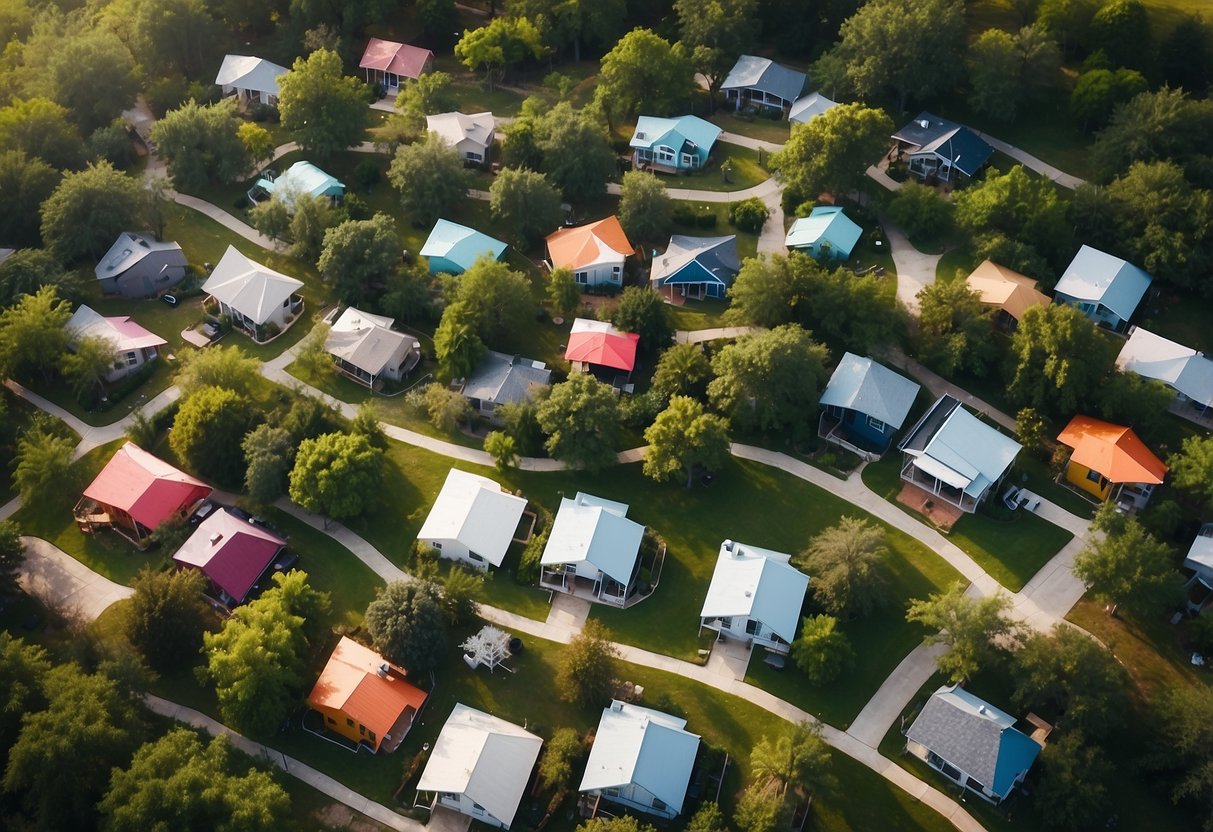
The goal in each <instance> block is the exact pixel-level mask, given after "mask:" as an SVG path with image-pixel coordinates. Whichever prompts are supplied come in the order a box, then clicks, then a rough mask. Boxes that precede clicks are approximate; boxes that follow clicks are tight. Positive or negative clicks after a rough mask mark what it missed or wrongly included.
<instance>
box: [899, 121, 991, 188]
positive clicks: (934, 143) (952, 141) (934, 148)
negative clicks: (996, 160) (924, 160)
mask: <svg viewBox="0 0 1213 832" xmlns="http://www.w3.org/2000/svg"><path fill="white" fill-rule="evenodd" d="M893 138H894V139H896V140H897V141H900V142H905V143H906V144H909V145H915V146H916V148H917V149H916V150H913V151H912V152H914V153H933V154H935V155H936V156H938V157H940V158H941V159H946V160H947V161H948V162H949V163H951V164H952V165H953V166H954V167H956V168H958V169H960V170H961V171H962V172H963V173H965V174H967V175H969V176H972V175H973V174H975V173H977V171H979V170H980V169H981V166H982V165H984V164H985V163H986V161H987V160H988V159H989V158H990V157H991V156H992V155H993V154H994V148H993V147H991V146H990V144H989V143H988V142H987V141H986V140H985V139H983V138H982V137H981V136H979V135H977V134H976V133H974V132H973V131H972V130H970V129H969V128H968V127H965V126H964V125H961V124H957V123H956V122H954V121H948V120H947V119H946V118H940V117H939V116H937V115H934V114H933V113H928V112H926V111H925V110H924V111H923V112H921V113H919V114H918V115H917V116H915V117H914V120H913V121H911V122H910V123H909V124H907V125H905V126H904V127H902V128H901V129H900V130H898V131H897V132H896V133H894V134H893Z"/></svg>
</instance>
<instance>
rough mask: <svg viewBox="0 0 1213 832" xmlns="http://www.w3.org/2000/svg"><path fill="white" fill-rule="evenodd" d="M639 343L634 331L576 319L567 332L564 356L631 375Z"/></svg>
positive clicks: (601, 322)
mask: <svg viewBox="0 0 1213 832" xmlns="http://www.w3.org/2000/svg"><path fill="white" fill-rule="evenodd" d="M639 343H640V336H639V335H638V334H636V333H635V332H620V331H619V330H617V329H615V327H613V326H611V324H610V323H608V322H607V321H591V320H588V319H586V318H577V319H576V320H574V321H573V328H572V329H571V330H570V331H569V345H568V347H566V348H565V351H564V357H565V359H567V360H568V361H581V362H584V363H587V364H597V365H599V366H601V367H611V368H613V369H616V370H623V371H625V372H629V373H630V372H631V371H632V370H633V369H634V368H635V366H636V346H637V345H638V344H639Z"/></svg>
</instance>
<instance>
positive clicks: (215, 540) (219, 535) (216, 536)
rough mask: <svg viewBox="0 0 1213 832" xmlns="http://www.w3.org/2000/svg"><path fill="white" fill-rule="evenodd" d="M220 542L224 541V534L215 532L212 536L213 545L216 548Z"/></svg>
mask: <svg viewBox="0 0 1213 832" xmlns="http://www.w3.org/2000/svg"><path fill="white" fill-rule="evenodd" d="M220 540H223V532H215V533H214V534H212V535H211V545H212V546H214V545H215V544H216V543H218V542H219V541H220Z"/></svg>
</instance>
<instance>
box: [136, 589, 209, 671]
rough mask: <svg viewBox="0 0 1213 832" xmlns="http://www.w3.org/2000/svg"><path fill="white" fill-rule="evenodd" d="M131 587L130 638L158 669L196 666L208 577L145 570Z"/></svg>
mask: <svg viewBox="0 0 1213 832" xmlns="http://www.w3.org/2000/svg"><path fill="white" fill-rule="evenodd" d="M131 587H132V588H133V589H134V590H135V594H134V595H133V596H131V602H130V609H129V612H128V615H127V617H126V637H127V638H128V639H129V640H130V643H131V644H132V645H133V646H134V647H135V649H136V650H138V651H139V652H140V653H141V654H142V655H143V658H144V659H145V660H146V661H147V663H148V666H150V667H151V668H153V669H154V670H159V671H167V670H175V669H178V668H181V667H185V666H189V665H191V664H193V662H194V659H195V657H197V655H198V650H199V649H200V648H201V647H202V631H203V629H204V628H205V625H206V619H207V606H206V603H205V602H204V601H203V600H202V593H203V591H204V590H205V589H206V578H205V577H203V575H202V573H201V572H199V571H196V570H193V569H173V570H169V571H164V572H159V571H156V570H154V569H151V568H149V567H144V568H143V569H141V570H140V571H139V574H138V575H136V576H135V580H134V582H133V583H132V584H131Z"/></svg>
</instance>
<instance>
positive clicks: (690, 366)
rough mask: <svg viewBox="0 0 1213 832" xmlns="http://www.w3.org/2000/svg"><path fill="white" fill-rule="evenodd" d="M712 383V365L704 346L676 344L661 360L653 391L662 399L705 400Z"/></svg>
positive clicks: (654, 372) (656, 371)
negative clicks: (687, 398)
mask: <svg viewBox="0 0 1213 832" xmlns="http://www.w3.org/2000/svg"><path fill="white" fill-rule="evenodd" d="M711 380H712V362H711V361H709V360H708V357H707V356H706V355H704V352H703V346H702V345H700V344H675V345H674V346H672V347H670V348H669V349H668V350H666V351H665V352H663V353H662V354H661V357H660V358H659V359H657V369H656V370H654V371H653V383H652V388H651V389H653V390H655V391H656V392H657V395H659V396H661V397H662V399H664V400H666V401H669V400H670V399H671V398H672V397H674V396H690V397H691V398H693V399H702V398H704V397H705V396H706V395H707V390H708V382H709V381H711Z"/></svg>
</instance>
